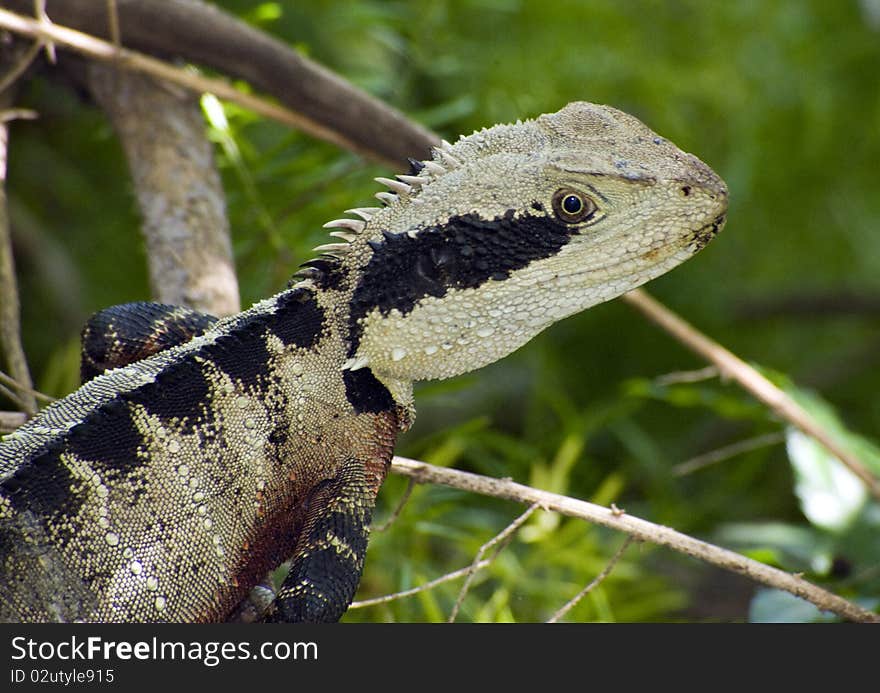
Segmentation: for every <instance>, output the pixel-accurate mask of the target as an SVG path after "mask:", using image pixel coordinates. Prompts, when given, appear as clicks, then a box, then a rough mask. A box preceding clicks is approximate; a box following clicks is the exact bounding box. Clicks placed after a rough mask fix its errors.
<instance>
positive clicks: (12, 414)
mask: <svg viewBox="0 0 880 693" xmlns="http://www.w3.org/2000/svg"><path fill="white" fill-rule="evenodd" d="M27 420H28V415H27V414H25V413H24V412H23V411H0V433H12V432H13V431H14V430H15V429H16V428H18V427H20V426H22V425H23V424H24V423H25V421H27Z"/></svg>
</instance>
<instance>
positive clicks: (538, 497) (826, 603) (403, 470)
mask: <svg viewBox="0 0 880 693" xmlns="http://www.w3.org/2000/svg"><path fill="white" fill-rule="evenodd" d="M391 471H393V472H395V473H397V474H402V475H404V476H408V477H411V478H413V479H415V480H416V481H417V482H419V483H422V484H426V483H427V484H443V485H444V486H451V487H453V488H458V489H462V490H464V491H470V492H473V493H479V494H481V495H484V496H492V497H494V498H506V499H508V500H512V501H516V502H518V503H529V504H532V503H537V504H539V505H540V507H542V508H545V509H547V510H553V511H555V512H559V513H562V514H563V515H569V516H571V517H579V518H581V519H583V520H586V521H587V522H591V523H593V524H597V525H601V526H603V527H608V528H610V529H615V530H618V531H621V532H625V533H626V534H629V535H631V536H632V537H633V538H634V539H635V540H637V541H645V542H650V543H652V544H658V545H660V546H666V547H668V548H671V549H673V550H675V551H678V552H679V553H683V554H685V555H687V556H691V557H693V558H696V559H698V560H701V561H705V562H706V563H711V564H712V565H716V566H718V567H720V568H723V569H725V570H728V571H731V572H734V573H738V574H740V575H744V576H745V577H747V578H749V579H751V580H754V581H755V582H759V583H761V584H764V585H767V586H769V587H775V588H777V589H781V590H785V591H786V592H790V593H791V594H793V595H795V596H797V597H800V598H801V599H805V600H806V601H808V602H810V603H812V604H814V605H815V606H817V607H818V608H819V609H821V610H823V611H830V612H832V613H835V614H837V615H838V616H840V617H842V618H844V619H847V620H850V621H862V622H872V623H880V616H878V615H877V614H874V613H872V612H870V611H868V610H867V609H864V608H862V607H860V606H858V605H857V604H853V603H852V602H850V601H847V600H846V599H843V598H842V597H839V596H837V595H836V594H832V593H831V592H828V591H827V590H823V589H822V588H820V587H817V586H816V585H813V584H812V583H810V582H808V581H807V580H804V579H803V577H801V576H800V575H792V574H791V573H786V572H785V571H782V570H779V569H777V568H772V567H770V566H768V565H764V564H763V563H758V562H757V561H753V560H751V559H750V558H746V557H745V556H741V555H740V554H738V553H735V552H734V551H730V550H728V549H723V548H721V547H718V546H714V545H713V544H709V543H707V542H704V541H700V540H699V539H694V538H693V537H690V536H688V535H686V534H682V533H680V532H676V531H675V530H673V529H670V528H669V527H662V526H660V525H655V524H653V523H651V522H648V521H646V520H642V519H639V518H637V517H634V516H632V515H628V514H626V513H624V512H622V511H620V510H615V509H613V508H604V507H602V506H600V505H595V504H594V503H588V502H587V501H582V500H578V499H576V498H569V497H568V496H562V495H559V494H557V493H550V492H549V491H541V490H539V489H534V488H531V487H529V486H524V485H523V484H518V483H516V482H514V481H510V480H507V479H492V478H489V477H485V476H481V475H479V474H472V473H470V472H463V471H459V470H457V469H449V468H445V467H435V466H433V465H429V464H426V463H424V462H419V461H418V460H410V459H407V458H404V457H395V458H394V460H393V462H392V465H391Z"/></svg>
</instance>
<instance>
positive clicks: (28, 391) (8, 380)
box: [0, 371, 55, 403]
mask: <svg viewBox="0 0 880 693" xmlns="http://www.w3.org/2000/svg"><path fill="white" fill-rule="evenodd" d="M0 383H2V384H3V385H6V386H7V387H9V388H10V389H11V390H12V391H14V392H18V393H22V394H25V395H30V396H31V397H33V398H34V399H38V400H40V401H42V402H47V403H48V402H54V401H55V398H54V397H50V396H49V395H47V394H44V393H42V392H40V391H39V390H35V389H34V388H32V387H28V386H27V385H25V384H23V383H20V382H19V381H18V380H16V379H15V378H13V377H12V376H11V375H9V374H7V373H4V372H3V371H0Z"/></svg>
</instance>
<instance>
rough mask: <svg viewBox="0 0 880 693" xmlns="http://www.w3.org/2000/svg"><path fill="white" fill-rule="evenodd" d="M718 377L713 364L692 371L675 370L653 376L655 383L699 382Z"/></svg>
mask: <svg viewBox="0 0 880 693" xmlns="http://www.w3.org/2000/svg"><path fill="white" fill-rule="evenodd" d="M717 377H718V369H717V368H716V367H715V366H706V367H705V368H699V369H697V370H693V371H675V372H674V373H665V374H664V375H660V376H657V377H656V378H654V382H655V383H657V385H677V384H679V383H701V382H703V381H704V380H712V379H713V378H717Z"/></svg>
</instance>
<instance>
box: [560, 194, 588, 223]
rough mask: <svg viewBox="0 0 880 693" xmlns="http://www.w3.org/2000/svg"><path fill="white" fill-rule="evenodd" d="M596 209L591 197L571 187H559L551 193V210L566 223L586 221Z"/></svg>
mask: <svg viewBox="0 0 880 693" xmlns="http://www.w3.org/2000/svg"><path fill="white" fill-rule="evenodd" d="M597 209H598V207H597V206H596V203H595V202H593V200H592V198H590V197H588V196H587V195H584V194H583V193H582V192H578V191H577V190H572V189H571V188H561V189H560V190H557V191H556V193H555V194H554V195H553V212H554V213H555V214H556V216H557V217H559V219H561V220H562V221H564V222H565V223H566V224H576V223H578V222H581V221H586V220H587V219H589V218H590V217H592V216H593V215H594V214H595V213H596V211H597Z"/></svg>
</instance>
